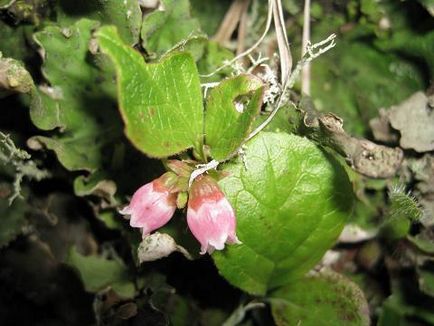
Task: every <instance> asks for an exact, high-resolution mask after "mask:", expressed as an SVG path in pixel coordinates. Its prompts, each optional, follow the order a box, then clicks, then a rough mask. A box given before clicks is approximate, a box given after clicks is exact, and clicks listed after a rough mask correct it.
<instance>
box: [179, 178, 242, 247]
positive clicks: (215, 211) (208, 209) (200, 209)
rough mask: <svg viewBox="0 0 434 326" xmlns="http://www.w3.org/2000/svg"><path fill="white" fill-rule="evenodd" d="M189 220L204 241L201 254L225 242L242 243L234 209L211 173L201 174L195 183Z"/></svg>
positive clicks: (189, 208) (196, 234)
mask: <svg viewBox="0 0 434 326" xmlns="http://www.w3.org/2000/svg"><path fill="white" fill-rule="evenodd" d="M187 223H188V226H189V228H190V230H191V232H192V233H193V235H194V236H195V238H196V239H197V240H198V241H199V242H200V244H201V251H200V253H201V254H204V253H206V252H208V253H212V252H213V251H214V249H216V250H222V249H223V248H224V246H225V243H232V244H234V243H241V242H240V241H239V240H238V238H237V236H236V234H235V228H236V220H235V213H234V210H233V208H232V206H231V204H230V203H229V201H228V200H227V199H226V197H225V195H224V194H223V192H222V191H221V190H220V188H219V186H218V184H217V182H216V181H215V180H214V179H213V178H211V177H209V176H201V177H198V178H197V179H196V180H195V181H194V182H193V184H192V186H191V189H190V198H189V201H188V210H187Z"/></svg>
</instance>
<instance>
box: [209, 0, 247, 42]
mask: <svg viewBox="0 0 434 326" xmlns="http://www.w3.org/2000/svg"><path fill="white" fill-rule="evenodd" d="M243 2H244V0H235V1H234V2H232V4H231V6H230V7H229V9H228V11H227V12H226V14H225V17H224V18H223V21H222V23H221V24H220V27H219V29H218V31H217V33H216V34H215V35H214V37H213V40H214V41H216V42H218V43H220V44H225V43H227V42H228V41H229V40H230V38H231V36H232V34H233V33H234V31H235V29H236V28H237V26H238V22H239V21H240V18H241V13H242V10H243V6H244V3H243Z"/></svg>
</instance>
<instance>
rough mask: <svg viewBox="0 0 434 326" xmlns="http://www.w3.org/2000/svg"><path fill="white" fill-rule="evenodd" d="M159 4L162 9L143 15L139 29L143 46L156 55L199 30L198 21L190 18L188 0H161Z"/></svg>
mask: <svg viewBox="0 0 434 326" xmlns="http://www.w3.org/2000/svg"><path fill="white" fill-rule="evenodd" d="M161 4H162V6H163V9H162V10H160V9H157V10H154V11H153V12H152V13H150V14H149V15H147V16H146V17H145V19H144V21H143V25H142V30H141V37H142V40H143V41H142V45H143V47H144V48H145V49H146V50H147V51H148V52H155V53H157V55H162V54H164V53H166V52H167V51H169V50H170V49H171V48H172V47H173V46H175V45H176V44H178V43H179V42H181V41H183V40H186V39H188V38H190V37H191V36H194V35H195V34H197V33H198V32H199V31H200V25H199V21H198V20H197V19H195V18H191V15H190V3H189V2H188V0H161Z"/></svg>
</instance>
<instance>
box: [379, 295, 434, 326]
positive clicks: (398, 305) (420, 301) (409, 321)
mask: <svg viewBox="0 0 434 326" xmlns="http://www.w3.org/2000/svg"><path fill="white" fill-rule="evenodd" d="M393 292H394V293H393V294H392V295H391V296H389V297H388V298H387V299H386V300H385V301H384V303H383V306H382V309H381V313H380V316H379V320H378V325H379V326H390V325H400V326H401V325H404V326H407V325H408V326H412V325H415V322H419V323H420V324H421V325H433V324H434V313H433V311H432V309H431V308H430V307H432V303H433V302H432V300H429V297H427V296H425V297H422V298H421V297H419V296H411V294H413V293H409V294H410V295H408V294H406V293H400V292H399V291H393Z"/></svg>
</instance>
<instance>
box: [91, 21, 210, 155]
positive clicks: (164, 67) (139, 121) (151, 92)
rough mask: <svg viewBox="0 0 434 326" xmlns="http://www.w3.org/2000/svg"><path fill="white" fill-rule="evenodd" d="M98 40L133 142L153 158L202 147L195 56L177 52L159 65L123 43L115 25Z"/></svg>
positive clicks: (126, 127)
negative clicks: (112, 68) (114, 78)
mask: <svg viewBox="0 0 434 326" xmlns="http://www.w3.org/2000/svg"><path fill="white" fill-rule="evenodd" d="M97 37H98V42H99V45H100V47H101V49H102V51H103V52H104V53H106V54H107V55H109V57H110V58H111V59H112V60H113V62H114V64H115V67H116V71H117V76H118V92H119V94H118V97H119V106H120V110H121V113H122V116H123V119H124V121H125V132H126V135H127V137H128V138H129V139H130V140H131V142H132V143H133V144H134V145H135V146H136V147H137V148H138V149H140V150H141V151H142V152H144V153H145V154H147V155H149V156H152V157H166V156H170V155H173V154H176V153H179V152H182V151H184V150H186V149H188V148H191V147H193V146H194V147H196V148H199V147H200V146H201V143H202V138H203V104H202V94H201V89H200V82H199V75H198V72H197V69H196V66H195V64H194V61H193V58H192V57H191V56H190V55H189V54H187V53H175V54H172V55H170V56H168V57H166V58H165V59H164V60H163V61H161V62H160V63H156V64H146V63H145V61H144V60H143V58H142V57H141V55H140V54H139V53H138V52H136V51H134V50H133V49H131V48H130V47H128V46H127V45H125V44H124V43H123V42H122V41H121V39H120V38H119V36H118V34H117V32H116V29H115V28H114V27H112V26H107V27H103V28H101V29H100V30H99V31H98V33H97Z"/></svg>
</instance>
